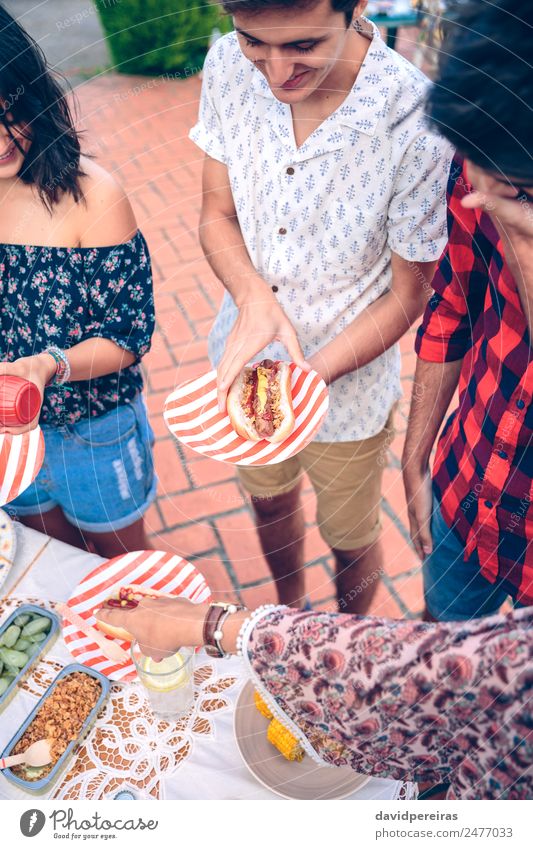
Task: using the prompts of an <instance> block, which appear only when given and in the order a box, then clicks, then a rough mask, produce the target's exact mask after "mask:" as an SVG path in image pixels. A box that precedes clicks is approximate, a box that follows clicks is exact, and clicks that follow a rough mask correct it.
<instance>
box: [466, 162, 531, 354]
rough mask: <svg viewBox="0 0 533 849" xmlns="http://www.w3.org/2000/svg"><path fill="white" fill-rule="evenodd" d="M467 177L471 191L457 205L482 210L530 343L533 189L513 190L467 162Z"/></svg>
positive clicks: (527, 187) (508, 183)
mask: <svg viewBox="0 0 533 849" xmlns="http://www.w3.org/2000/svg"><path fill="white" fill-rule="evenodd" d="M467 176H468V179H469V180H470V181H471V182H472V185H473V186H474V189H475V191H474V192H472V193H471V194H469V195H467V196H466V197H465V198H463V200H462V201H461V203H462V205H463V206H464V207H465V208H466V209H483V210H484V211H485V212H487V213H488V214H489V215H490V217H491V218H492V221H493V223H494V226H495V227H496V229H497V230H498V233H499V234H500V237H501V240H502V244H503V250H504V254H505V262H506V264H507V266H508V268H509V270H510V271H511V274H512V275H513V278H514V281H515V283H516V287H517V289H518V295H519V297H520V303H521V305H522V309H523V312H524V315H525V318H526V321H527V324H528V328H529V336H530V339H533V201H531V199H530V198H531V196H532V195H533V186H525V187H523V188H522V189H517V188H516V186H513V185H512V181H511V180H510V181H509V182H501V181H500V180H496V179H495V178H494V177H493V176H492V175H491V174H487V173H486V172H485V171H482V170H481V168H478V167H477V165H474V164H473V163H472V162H467ZM524 190H525V191H527V195H525V194H524Z"/></svg>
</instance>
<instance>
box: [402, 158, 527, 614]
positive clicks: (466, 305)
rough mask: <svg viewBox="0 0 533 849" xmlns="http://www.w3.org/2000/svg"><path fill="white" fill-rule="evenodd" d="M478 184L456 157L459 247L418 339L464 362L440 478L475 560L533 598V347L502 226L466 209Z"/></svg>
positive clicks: (440, 358)
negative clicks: (508, 261) (501, 234)
mask: <svg viewBox="0 0 533 849" xmlns="http://www.w3.org/2000/svg"><path fill="white" fill-rule="evenodd" d="M469 191H471V186H470V185H469V184H468V182H467V179H466V176H465V172H464V170H463V165H462V162H461V160H460V159H458V158H457V157H456V159H455V160H454V161H453V163H452V168H451V172H450V180H449V183H448V235H449V244H448V247H447V248H446V250H445V252H444V254H443V256H442V258H441V260H440V264H439V268H438V270H437V273H436V275H435V278H434V280H433V283H432V286H433V288H434V290H435V294H434V295H433V296H432V298H431V300H430V302H429V304H428V306H427V308H426V311H425V314H424V318H423V323H422V326H421V327H420V329H419V331H418V336H417V340H416V351H417V354H418V356H419V357H420V358H421V359H423V360H429V361H430V362H439V363H443V362H451V361H453V360H459V359H462V360H463V364H462V368H461V376H460V380H459V407H458V408H457V410H455V412H454V413H453V414H452V415H451V417H450V418H449V419H448V421H447V423H446V426H445V428H444V430H443V433H442V435H441V438H440V440H439V443H438V447H437V454H436V458H435V464H434V468H433V485H434V490H435V493H436V495H437V497H438V498H439V500H440V503H441V509H442V514H443V516H444V519H445V521H446V522H447V524H448V525H449V526H450V527H453V529H454V531H455V533H456V535H457V536H458V537H459V538H460V540H461V542H462V543H463V545H464V546H465V559H467V558H471V557H473V556H474V557H475V556H476V550H477V557H478V559H479V564H480V568H481V573H482V574H483V575H484V576H485V577H486V578H487V580H488V581H490V582H491V583H494V582H495V581H496V580H501V581H503V582H504V585H505V586H506V587H508V588H509V592H511V593H512V594H513V595H514V596H516V598H517V600H518V601H520V602H522V603H523V604H533V545H532V542H531V541H532V539H533V507H532V501H533V439H532V433H533V406H532V403H531V400H532V395H533V357H532V354H533V348H532V347H531V343H530V337H529V333H528V327H527V322H526V317H525V315H524V311H523V309H522V305H521V302H520V299H519V295H518V290H517V287H516V283H515V281H514V279H513V276H512V275H511V273H510V270H509V268H508V267H507V266H506V263H505V260H504V256H503V248H502V245H501V241H500V238H499V235H498V231H497V230H496V228H495V226H494V224H493V223H492V220H491V218H490V216H489V215H488V214H487V213H484V212H481V211H479V210H470V209H463V207H462V206H461V198H463V197H464V196H465V195H466V194H467V193H468V192H469Z"/></svg>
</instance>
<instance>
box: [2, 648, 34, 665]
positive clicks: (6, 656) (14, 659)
mask: <svg viewBox="0 0 533 849" xmlns="http://www.w3.org/2000/svg"><path fill="white" fill-rule="evenodd" d="M0 660H3V661H4V663H5V664H6V666H11V667H15V668H17V669H22V667H23V666H26V664H27V662H28V660H29V657H28V655H27V654H26V652H24V651H16V650H15V649H5V648H2V649H0Z"/></svg>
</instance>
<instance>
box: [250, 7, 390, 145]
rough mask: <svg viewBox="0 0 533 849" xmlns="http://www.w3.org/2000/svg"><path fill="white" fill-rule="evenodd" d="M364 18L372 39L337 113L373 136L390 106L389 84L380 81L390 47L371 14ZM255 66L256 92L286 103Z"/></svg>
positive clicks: (345, 122) (342, 120) (341, 122)
mask: <svg viewBox="0 0 533 849" xmlns="http://www.w3.org/2000/svg"><path fill="white" fill-rule="evenodd" d="M363 20H364V22H365V23H366V24H367V32H368V31H369V29H371V30H372V41H371V43H370V46H369V48H368V51H367V54H366V56H365V59H364V62H363V64H362V65H361V68H360V71H359V73H358V75H357V79H356V81H355V84H354V86H353V88H352V89H351V91H350V92H349V93H348V94H347V96H346V98H345V100H344V102H343V103H342V104H341V106H339V107H338V109H336V110H335V112H334V113H333V115H334V116H335V118H336V122H337V124H338V125H339V126H344V127H350V128H352V129H354V130H358V131H359V132H360V133H365V134H366V135H369V136H372V135H374V132H375V130H376V126H377V123H378V121H379V119H380V118H381V117H382V116H383V114H384V110H385V107H386V101H387V92H386V86H383V85H379V83H380V82H381V81H382V80H383V66H384V63H385V61H386V59H387V47H386V45H385V42H384V41H383V39H382V38H381V35H380V34H379V30H378V28H377V26H376V25H375V24H374V23H373V22H372V21H369V20H368V19H367V18H364V19H363ZM252 68H253V73H252V87H253V89H254V91H255V92H256V94H258V95H259V96H260V97H264V98H267V99H268V100H270V101H271V104H270V105H273V106H275V105H276V104H280V105H284V104H281V101H279V100H278V99H277V97H276V96H275V95H274V94H273V92H272V89H271V88H270V86H269V85H268V83H267V81H266V79H265V77H264V76H263V74H262V73H261V71H259V70H258V69H257V68H256V67H255V66H254V65H253V63H252Z"/></svg>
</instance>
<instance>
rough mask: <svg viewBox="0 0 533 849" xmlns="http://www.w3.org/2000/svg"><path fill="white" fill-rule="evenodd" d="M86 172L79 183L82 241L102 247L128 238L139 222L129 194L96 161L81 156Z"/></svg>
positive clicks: (83, 168)
mask: <svg viewBox="0 0 533 849" xmlns="http://www.w3.org/2000/svg"><path fill="white" fill-rule="evenodd" d="M80 166H81V168H82V171H83V172H84V176H83V177H82V178H81V180H80V187H81V190H82V192H83V196H84V203H81V204H78V209H79V213H80V244H81V246H82V247H100V246H105V245H117V244H120V243H121V242H127V241H128V240H129V239H131V238H132V237H133V236H134V235H135V233H136V231H137V222H136V220H135V215H134V212H133V209H132V207H131V204H130V202H129V200H128V196H127V194H126V192H125V191H124V189H123V188H122V186H121V184H120V183H119V181H118V180H117V179H116V178H115V177H114V176H113V174H111V173H110V172H109V171H106V169H105V168H102V166H101V165H99V164H98V163H97V162H94V160H92V159H87V158H86V157H83V156H82V158H81V161H80Z"/></svg>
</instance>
